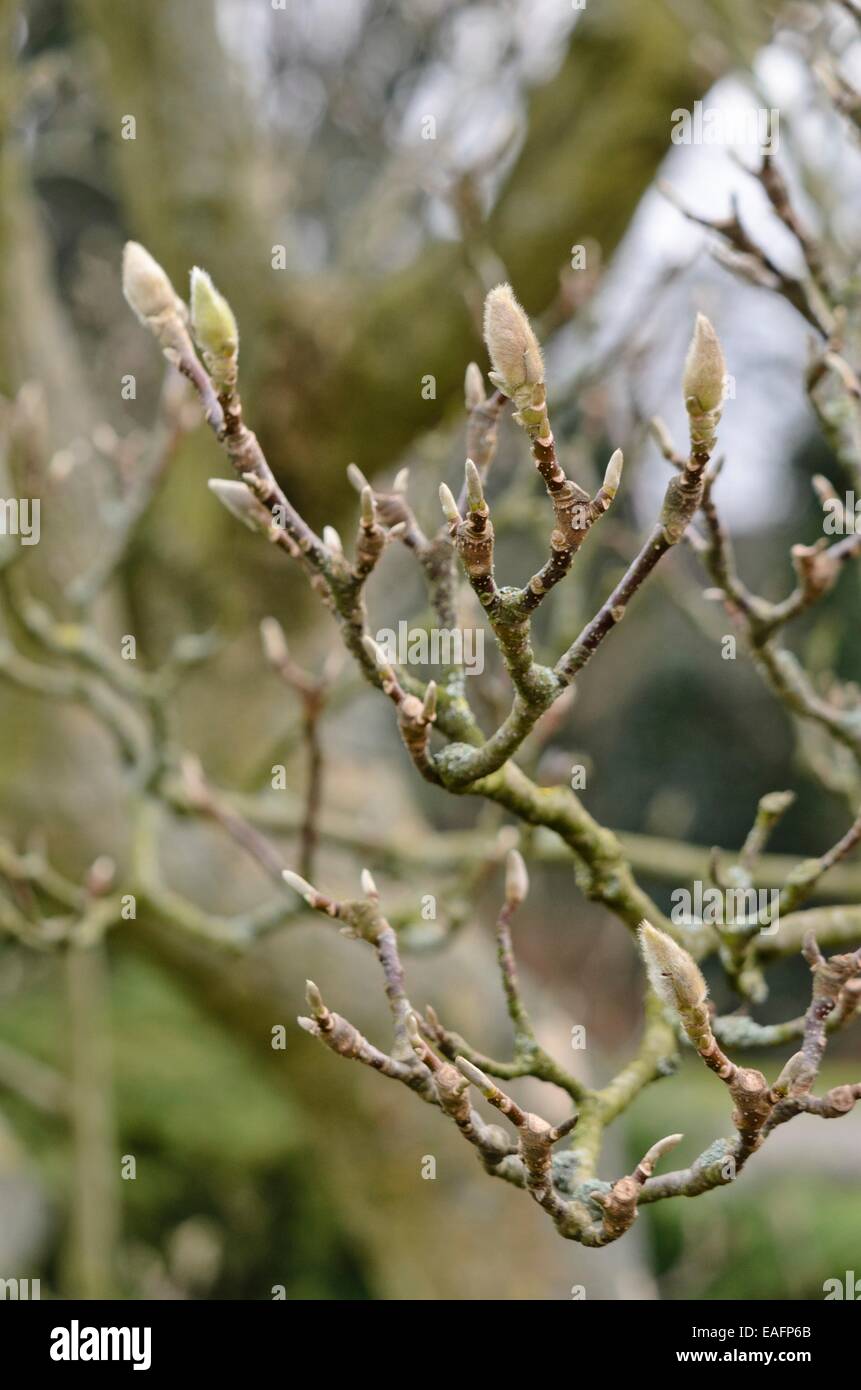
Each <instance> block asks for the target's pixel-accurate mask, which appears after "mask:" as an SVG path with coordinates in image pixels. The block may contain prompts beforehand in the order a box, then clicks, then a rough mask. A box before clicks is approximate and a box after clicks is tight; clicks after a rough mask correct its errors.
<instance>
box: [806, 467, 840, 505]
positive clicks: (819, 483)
mask: <svg viewBox="0 0 861 1390" xmlns="http://www.w3.org/2000/svg"><path fill="white" fill-rule="evenodd" d="M810 481H811V483H812V485H813V491H814V492H815V493H816V496H817V497H818V498H819V501H820V502H821V503H822V506H823V507H824V506H825V504H826V502H833V501H834V500H835V498H836V497H837V493H836V491H835V490H834V487H833V486H832V484H831V483H830V482H829V481H828V479H827V478H826V477H825V476H824V474H822V473H815V474H814V475H813V477H812V478H811V479H810Z"/></svg>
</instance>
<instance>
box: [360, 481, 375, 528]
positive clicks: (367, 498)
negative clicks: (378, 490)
mask: <svg viewBox="0 0 861 1390" xmlns="http://www.w3.org/2000/svg"><path fill="white" fill-rule="evenodd" d="M359 498H360V501H361V504H362V525H363V526H373V524H374V522H375V521H376V519H377V511H376V507H375V505H374V494H373V491H372V489H371V487H370V484H368V483H366V484H365V486H364V487H363V488H362V491H361V493H360V494H359Z"/></svg>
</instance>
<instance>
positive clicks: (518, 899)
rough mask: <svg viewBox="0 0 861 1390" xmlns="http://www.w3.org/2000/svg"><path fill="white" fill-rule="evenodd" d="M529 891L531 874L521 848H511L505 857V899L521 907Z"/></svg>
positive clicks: (513, 905) (512, 904)
mask: <svg viewBox="0 0 861 1390" xmlns="http://www.w3.org/2000/svg"><path fill="white" fill-rule="evenodd" d="M528 892H529V874H528V873H527V871H526V865H525V863H524V862H523V855H522V854H521V853H520V851H519V850H516V849H510V850H509V851H508V854H507V855H506V857H505V901H506V903H507V904H508V906H509V907H519V906H520V904H521V903H522V902H523V900H524V898H525V897H526V895H527V893H528Z"/></svg>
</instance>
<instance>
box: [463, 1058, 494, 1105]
mask: <svg viewBox="0 0 861 1390" xmlns="http://www.w3.org/2000/svg"><path fill="white" fill-rule="evenodd" d="M454 1064H455V1066H456V1067H457V1069H458V1071H459V1072H460V1073H461V1075H462V1076H465V1077H466V1079H467V1081H471V1082H472V1084H473V1086H476V1087H477V1088H478V1089H479V1091H481V1093H482V1095H483V1096H490V1095H493V1093H494V1091H495V1090H496V1087H495V1086H494V1084H493V1082H492V1081H491V1080H490V1077H489V1076H485V1074H484V1072H483V1071H481V1070H479V1068H478V1067H476V1066H473V1064H472V1062H468V1061H467V1060H466V1058H465V1057H455V1059H454Z"/></svg>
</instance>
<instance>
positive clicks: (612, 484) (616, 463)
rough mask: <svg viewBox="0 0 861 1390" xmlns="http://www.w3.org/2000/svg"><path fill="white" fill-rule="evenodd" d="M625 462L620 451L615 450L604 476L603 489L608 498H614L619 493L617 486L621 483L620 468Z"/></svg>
mask: <svg viewBox="0 0 861 1390" xmlns="http://www.w3.org/2000/svg"><path fill="white" fill-rule="evenodd" d="M624 462H625V459H624V456H623V454H622V450H621V449H617V450H616V452H615V453H614V454H612V455H611V457H610V462H609V463H608V464H607V471H606V472H605V474H604V483H603V488H604V491H605V492H606V493H607V496H608V497H615V496H616V493H617V492H618V491H619V484H620V482H621V481H622V466H623V464H624Z"/></svg>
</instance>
